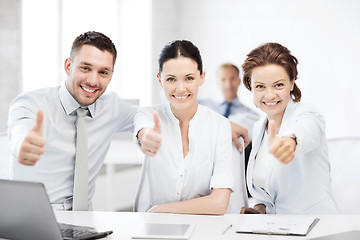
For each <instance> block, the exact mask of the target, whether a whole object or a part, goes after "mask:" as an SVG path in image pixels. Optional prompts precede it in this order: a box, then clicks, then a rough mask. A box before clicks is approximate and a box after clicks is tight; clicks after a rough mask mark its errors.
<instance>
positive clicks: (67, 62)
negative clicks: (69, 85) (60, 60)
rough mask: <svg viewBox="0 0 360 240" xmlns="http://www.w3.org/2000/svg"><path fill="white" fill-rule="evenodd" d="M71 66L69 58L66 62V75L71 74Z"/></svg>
mask: <svg viewBox="0 0 360 240" xmlns="http://www.w3.org/2000/svg"><path fill="white" fill-rule="evenodd" d="M70 68H71V58H67V59H66V60H65V63H64V69H65V73H66V75H68V76H69V74H70Z"/></svg>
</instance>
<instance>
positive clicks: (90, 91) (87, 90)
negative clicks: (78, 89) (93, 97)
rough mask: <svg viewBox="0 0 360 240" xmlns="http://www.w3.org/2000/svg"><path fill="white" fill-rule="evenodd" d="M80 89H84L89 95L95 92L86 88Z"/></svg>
mask: <svg viewBox="0 0 360 240" xmlns="http://www.w3.org/2000/svg"><path fill="white" fill-rule="evenodd" d="M82 89H84V90H85V91H86V92H89V93H93V92H95V89H93V90H91V89H88V88H86V87H82Z"/></svg>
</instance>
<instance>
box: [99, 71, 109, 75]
mask: <svg viewBox="0 0 360 240" xmlns="http://www.w3.org/2000/svg"><path fill="white" fill-rule="evenodd" d="M100 74H101V75H103V76H107V75H108V74H109V72H107V71H100Z"/></svg>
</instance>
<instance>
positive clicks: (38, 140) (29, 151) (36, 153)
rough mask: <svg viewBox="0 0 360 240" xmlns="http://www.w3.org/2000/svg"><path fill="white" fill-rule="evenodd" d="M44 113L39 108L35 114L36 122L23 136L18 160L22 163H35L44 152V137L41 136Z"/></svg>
mask: <svg viewBox="0 0 360 240" xmlns="http://www.w3.org/2000/svg"><path fill="white" fill-rule="evenodd" d="M43 119H44V113H43V111H42V110H39V111H38V112H37V115H36V123H35V126H34V128H33V129H31V130H30V131H29V133H28V135H27V136H26V137H25V139H24V141H23V143H22V144H21V147H20V152H19V157H18V161H19V162H20V163H22V164H24V165H35V164H36V162H37V161H39V159H40V155H41V154H43V153H44V145H45V139H44V138H43V137H42V122H43Z"/></svg>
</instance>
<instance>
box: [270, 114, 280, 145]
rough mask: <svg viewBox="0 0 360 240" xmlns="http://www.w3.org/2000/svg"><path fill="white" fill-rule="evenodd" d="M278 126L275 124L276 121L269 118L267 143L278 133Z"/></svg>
mask: <svg viewBox="0 0 360 240" xmlns="http://www.w3.org/2000/svg"><path fill="white" fill-rule="evenodd" d="M278 132H279V128H278V126H277V125H276V122H275V121H274V120H269V123H268V136H269V138H268V139H269V144H271V143H272V142H273V140H274V139H275V137H276V134H278Z"/></svg>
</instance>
